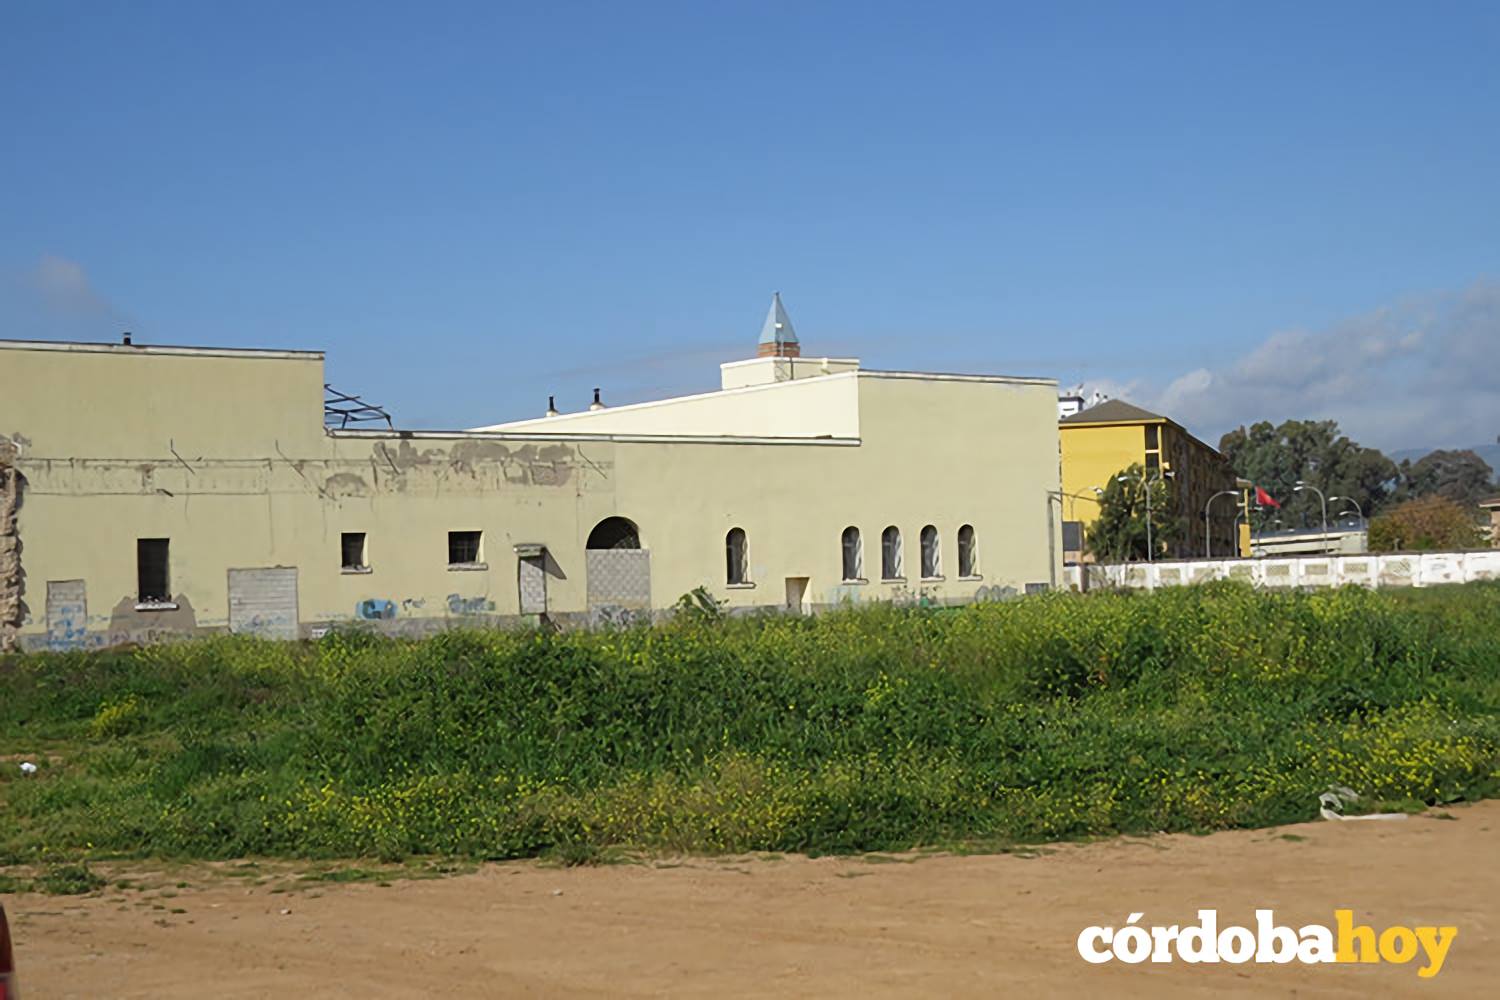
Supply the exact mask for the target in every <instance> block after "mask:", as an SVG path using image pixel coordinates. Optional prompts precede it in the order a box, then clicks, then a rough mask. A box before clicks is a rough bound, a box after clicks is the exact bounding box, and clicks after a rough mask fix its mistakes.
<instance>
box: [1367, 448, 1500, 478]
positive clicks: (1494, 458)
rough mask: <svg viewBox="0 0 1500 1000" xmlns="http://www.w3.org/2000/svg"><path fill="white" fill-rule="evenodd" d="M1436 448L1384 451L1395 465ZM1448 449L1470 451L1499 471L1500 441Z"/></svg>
mask: <svg viewBox="0 0 1500 1000" xmlns="http://www.w3.org/2000/svg"><path fill="white" fill-rule="evenodd" d="M1437 450H1438V449H1437V448H1403V449H1401V450H1400V451H1388V452H1386V455H1387V456H1388V457H1389V458H1390V460H1391V461H1393V462H1395V463H1396V464H1397V465H1400V464H1401V462H1402V461H1404V460H1405V459H1408V458H1409V459H1411V460H1412V461H1413V462H1415V461H1416V460H1417V459H1419V458H1421V457H1422V456H1423V455H1427V454H1430V453H1432V452H1434V451H1437ZM1449 450H1450V451H1472V452H1474V453H1475V454H1476V455H1478V456H1479V457H1480V458H1482V459H1484V460H1485V461H1486V462H1488V463H1490V468H1492V469H1494V470H1495V471H1496V472H1497V473H1500V442H1491V443H1489V444H1476V445H1471V446H1470V447H1468V448H1452V449H1449Z"/></svg>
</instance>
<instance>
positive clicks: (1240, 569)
mask: <svg viewBox="0 0 1500 1000" xmlns="http://www.w3.org/2000/svg"><path fill="white" fill-rule="evenodd" d="M1497 579H1500V551H1481V552H1421V553H1417V552H1401V553H1389V554H1382V555H1377V554H1375V553H1362V554H1360V555H1346V556H1284V557H1280V558H1273V557H1266V558H1258V559H1194V560H1191V561H1181V562H1157V563H1150V564H1148V563H1125V564H1117V565H1112V566H1101V565H1097V564H1092V565H1082V566H1067V567H1064V570H1063V582H1064V585H1065V586H1067V587H1069V588H1070V589H1073V590H1088V589H1090V588H1092V587H1129V588H1131V589H1138V590H1155V589H1156V588H1157V587H1172V586H1177V585H1180V584H1184V583H1205V582H1207V581H1209V580H1244V581H1245V582H1247V583H1253V584H1255V585H1256V586H1260V587H1338V586H1342V585H1344V584H1348V583H1353V584H1358V585H1360V586H1364V587H1432V586H1436V585H1438V584H1444V583H1469V582H1471V581H1473V580H1497Z"/></svg>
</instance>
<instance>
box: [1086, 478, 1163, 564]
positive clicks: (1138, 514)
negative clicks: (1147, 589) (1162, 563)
mask: <svg viewBox="0 0 1500 1000" xmlns="http://www.w3.org/2000/svg"><path fill="white" fill-rule="evenodd" d="M1144 476H1145V470H1144V469H1142V468H1141V465H1140V463H1139V462H1137V463H1136V464H1135V465H1132V466H1130V467H1129V468H1128V469H1122V470H1121V471H1120V472H1118V473H1116V474H1115V475H1113V476H1111V477H1110V478H1109V482H1108V483H1106V484H1105V486H1104V493H1103V495H1101V496H1100V498H1099V518H1098V520H1096V521H1095V522H1094V523H1093V525H1092V526H1090V528H1089V533H1088V538H1087V540H1086V543H1085V544H1086V545H1087V546H1088V551H1089V552H1090V553H1091V554H1092V555H1093V557H1094V558H1095V559H1097V560H1099V561H1100V562H1129V561H1131V560H1135V559H1145V558H1146V553H1147V545H1146V492H1147V490H1150V493H1151V547H1153V548H1155V549H1156V555H1155V557H1156V558H1159V557H1161V555H1162V554H1163V553H1165V552H1166V551H1167V550H1168V547H1169V546H1170V545H1171V543H1172V542H1175V541H1176V540H1177V539H1178V538H1180V537H1181V536H1182V531H1183V525H1182V522H1181V520H1180V519H1178V518H1176V517H1174V516H1173V515H1172V489H1173V487H1172V481H1171V480H1170V479H1158V478H1156V477H1155V474H1153V477H1152V479H1151V480H1150V481H1149V482H1146V481H1145V480H1144V479H1143V477H1144Z"/></svg>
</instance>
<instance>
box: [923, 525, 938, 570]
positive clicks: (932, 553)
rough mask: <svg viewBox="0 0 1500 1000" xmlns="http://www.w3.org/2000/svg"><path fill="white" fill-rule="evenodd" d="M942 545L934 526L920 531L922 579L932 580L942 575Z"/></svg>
mask: <svg viewBox="0 0 1500 1000" xmlns="http://www.w3.org/2000/svg"><path fill="white" fill-rule="evenodd" d="M942 545H943V543H942V541H941V540H939V539H938V530H937V528H936V527H935V526H933V525H931V524H929V525H928V526H927V527H925V528H923V529H922V579H924V580H934V579H936V578H938V577H940V576H942V575H943V557H942Z"/></svg>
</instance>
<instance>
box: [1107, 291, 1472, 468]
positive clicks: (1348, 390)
mask: <svg viewBox="0 0 1500 1000" xmlns="http://www.w3.org/2000/svg"><path fill="white" fill-rule="evenodd" d="M1497 361H1500V284H1497V283H1495V282H1480V283H1477V284H1475V285H1473V286H1472V287H1470V288H1467V289H1464V290H1462V291H1456V292H1445V293H1441V294H1437V295H1429V296H1423V297H1420V298H1413V299H1410V300H1407V301H1405V302H1401V303H1399V304H1396V305H1392V306H1387V307H1384V308H1381V309H1378V310H1375V311H1374V312H1371V313H1368V314H1366V315H1363V316H1358V317H1355V318H1352V319H1349V320H1345V321H1343V322H1340V323H1337V324H1335V325H1334V326H1332V327H1330V328H1329V329H1326V330H1320V331H1307V330H1288V331H1281V332H1277V333H1273V334H1271V335H1270V336H1269V337H1267V338H1266V339H1265V340H1264V341H1262V342H1261V343H1260V344H1259V345H1258V346H1256V347H1255V348H1253V349H1252V350H1250V351H1249V352H1248V353H1246V354H1244V355H1243V356H1241V357H1239V358H1237V359H1235V360H1233V361H1231V362H1230V363H1228V364H1226V365H1223V366H1219V367H1214V368H1197V369H1194V370H1192V371H1188V372H1185V373H1183V374H1181V375H1178V376H1177V377H1175V378H1173V379H1171V380H1170V381H1168V382H1167V383H1166V384H1165V385H1162V384H1160V383H1152V382H1133V383H1129V384H1125V385H1114V386H1109V387H1107V388H1106V387H1105V384H1104V383H1093V384H1091V386H1090V387H1091V388H1101V389H1103V391H1105V392H1107V393H1109V394H1110V395H1111V396H1114V397H1116V398H1123V399H1127V400H1129V401H1131V402H1134V403H1137V404H1138V405H1140V406H1144V407H1147V408H1149V409H1154V410H1157V411H1159V412H1161V413H1164V414H1166V415H1167V416H1170V417H1172V419H1174V420H1176V421H1177V422H1178V423H1181V424H1183V425H1184V426H1186V427H1188V428H1190V429H1191V430H1192V431H1193V432H1194V433H1195V434H1198V435H1199V436H1200V437H1202V438H1203V439H1204V440H1206V441H1209V442H1210V443H1217V441H1218V439H1219V436H1220V435H1221V434H1222V433H1223V432H1225V431H1227V430H1230V429H1232V428H1234V427H1237V426H1239V425H1240V424H1249V423H1253V422H1255V421H1257V420H1269V421H1272V422H1273V423H1280V422H1281V421H1282V420H1286V419H1291V418H1296V419H1333V420H1337V421H1338V422H1339V426H1340V427H1341V428H1342V429H1343V431H1344V432H1345V433H1346V434H1348V435H1349V436H1350V437H1352V438H1354V439H1355V440H1356V441H1359V442H1360V443H1362V444H1367V445H1371V446H1374V447H1378V448H1381V449H1384V450H1387V451H1391V450H1397V449H1401V448H1409V447H1465V446H1471V445H1477V444H1486V443H1488V442H1491V441H1494V440H1495V437H1496V434H1497V433H1500V365H1497V363H1496V362H1497Z"/></svg>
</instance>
